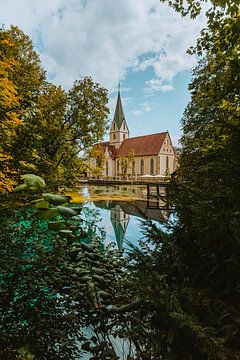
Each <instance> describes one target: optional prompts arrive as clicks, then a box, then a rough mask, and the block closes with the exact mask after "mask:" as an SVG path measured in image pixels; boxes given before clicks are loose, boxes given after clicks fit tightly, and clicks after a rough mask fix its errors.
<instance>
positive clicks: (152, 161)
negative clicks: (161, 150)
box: [150, 159, 154, 175]
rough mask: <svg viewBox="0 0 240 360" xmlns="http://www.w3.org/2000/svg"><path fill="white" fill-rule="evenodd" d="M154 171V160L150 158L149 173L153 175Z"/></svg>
mask: <svg viewBox="0 0 240 360" xmlns="http://www.w3.org/2000/svg"><path fill="white" fill-rule="evenodd" d="M153 173H154V160H153V159H151V160H150V174H151V175H153Z"/></svg>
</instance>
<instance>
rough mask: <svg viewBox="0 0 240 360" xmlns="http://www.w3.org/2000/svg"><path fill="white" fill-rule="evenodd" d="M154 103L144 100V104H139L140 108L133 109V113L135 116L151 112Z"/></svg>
mask: <svg viewBox="0 0 240 360" xmlns="http://www.w3.org/2000/svg"><path fill="white" fill-rule="evenodd" d="M153 105H154V104H153V103H150V102H149V101H144V102H143V103H142V104H140V105H139V109H136V110H132V114H133V115H134V116H141V115H143V114H144V113H145V112H150V111H152V106H153Z"/></svg>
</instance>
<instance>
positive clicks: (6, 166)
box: [0, 29, 22, 193]
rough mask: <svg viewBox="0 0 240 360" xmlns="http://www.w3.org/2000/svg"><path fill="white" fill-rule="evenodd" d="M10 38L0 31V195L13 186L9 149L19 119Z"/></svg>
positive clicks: (14, 66) (12, 45)
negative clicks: (12, 78)
mask: <svg viewBox="0 0 240 360" xmlns="http://www.w3.org/2000/svg"><path fill="white" fill-rule="evenodd" d="M14 47H15V44H14V43H13V41H12V39H11V37H10V36H9V35H8V34H7V33H6V32H4V30H3V29H0V193H1V192H2V191H4V190H11V189H12V187H13V185H14V184H15V180H14V177H15V171H14V169H12V160H13V158H12V156H11V152H10V147H11V145H12V143H13V141H14V139H15V136H16V129H17V128H18V127H19V125H21V124H22V121H21V119H20V115H21V110H20V105H21V99H20V97H19V94H18V89H17V86H16V85H15V83H14V82H13V81H12V80H11V77H12V74H13V73H14V71H15V69H16V67H17V66H18V62H17V60H16V58H14V55H13V53H14Z"/></svg>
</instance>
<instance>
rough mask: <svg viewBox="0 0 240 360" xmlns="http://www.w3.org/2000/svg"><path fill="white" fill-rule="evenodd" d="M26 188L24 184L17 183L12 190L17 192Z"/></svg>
mask: <svg viewBox="0 0 240 360" xmlns="http://www.w3.org/2000/svg"><path fill="white" fill-rule="evenodd" d="M26 188H27V185H26V184H21V185H18V186H17V187H15V189H13V191H14V192H19V191H22V190H25V189H26Z"/></svg>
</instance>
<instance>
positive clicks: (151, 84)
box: [144, 79, 173, 95]
mask: <svg viewBox="0 0 240 360" xmlns="http://www.w3.org/2000/svg"><path fill="white" fill-rule="evenodd" d="M171 80H172V79H171ZM165 81H166V80H165ZM159 90H161V91H162V92H167V91H171V90H173V86H172V85H171V81H170V83H167V84H164V80H163V79H151V80H148V81H146V87H145V89H144V91H145V93H146V94H147V95H152V94H153V93H154V92H156V91H159Z"/></svg>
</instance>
